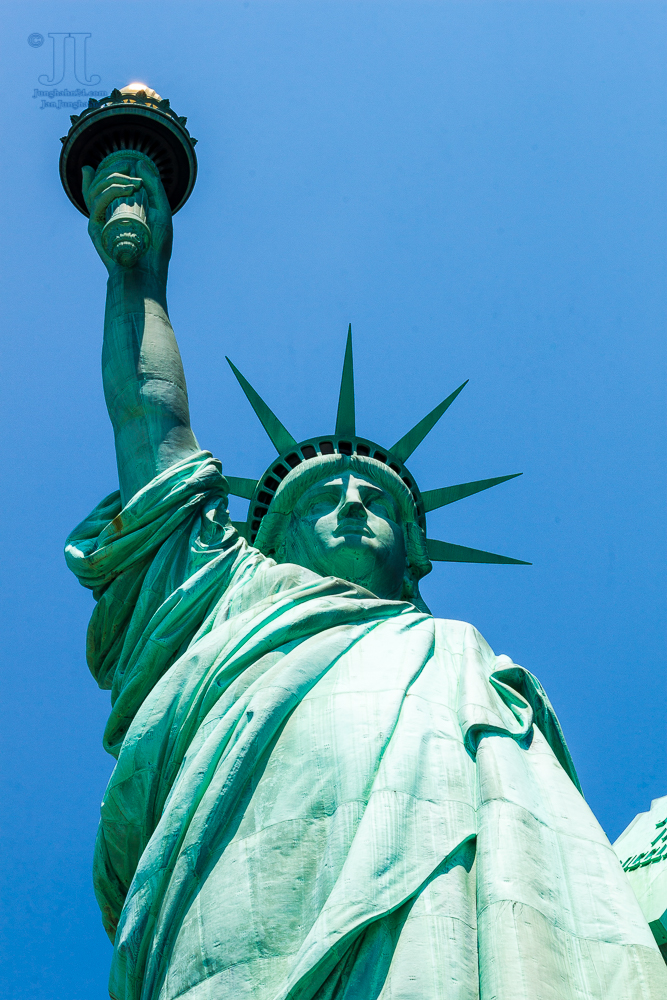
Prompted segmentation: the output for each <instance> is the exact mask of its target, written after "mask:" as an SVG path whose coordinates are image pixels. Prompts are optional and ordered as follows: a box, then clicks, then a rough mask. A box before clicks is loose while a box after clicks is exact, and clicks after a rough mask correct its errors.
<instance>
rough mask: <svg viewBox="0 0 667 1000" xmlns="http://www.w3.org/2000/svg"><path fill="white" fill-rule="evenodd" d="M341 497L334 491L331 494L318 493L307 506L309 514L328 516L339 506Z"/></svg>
mask: <svg viewBox="0 0 667 1000" xmlns="http://www.w3.org/2000/svg"><path fill="white" fill-rule="evenodd" d="M339 499H340V497H339V496H338V494H337V493H334V492H333V491H332V492H331V493H318V494H317V495H316V496H314V497H311V499H310V500H309V501H308V504H307V505H306V513H307V514H328V513H330V512H331V511H332V510H335V509H336V507H337V506H338V501H339Z"/></svg>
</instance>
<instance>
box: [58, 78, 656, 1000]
mask: <svg viewBox="0 0 667 1000" xmlns="http://www.w3.org/2000/svg"><path fill="white" fill-rule="evenodd" d="M139 89H140V91H141V89H142V88H139ZM145 93H146V95H147V98H146V101H147V103H145V104H144V105H142V106H144V107H149V106H150V108H149V110H150V112H151V114H153V113H155V109H156V108H157V112H160V113H162V111H164V110H165V109H164V107H162V108H160V107H159V106H158V104H157V103H156V101H155V100H152V101H151V100H149V99H148V98H149V96H150V95H148V91H147V90H146V91H145ZM118 94H120V98H119V97H118V96H114V94H112V95H111V99H110V104H109V107H112V106H114V107H115V108H116V111H114V112H113V113H112V112H111V111H110V112H109V114H108V116H107V118H106V119H105V120H106V121H107V122H110V123H111V127H112V129H113V128H116V125H115V124H114V115H115V114H116V113H117V114H118V115H119V116H120V117H121V118H122V116H123V115H126V114H128V112H127V111H126V110H123V108H124V107H125V99H124V98H123V97H122V93H121V92H118ZM128 100H130V99H129V98H128ZM131 100H134V98H132V99H131ZM141 100H143V99H141ZM114 102H115V104H114ZM136 103H137V102H136V101H135V106H136ZM139 104H141V101H139ZM107 110H108V109H107ZM167 110H168V109H167ZM96 113H97V111H96V109H95V108H94V107H93V108H91V112H90V117H89V120H94V115H95V114H96ZM85 120H86V116H84V119H83V120H82V119H79V120H78V121H77V122H75V123H74V125H73V128H74V129H77V128H79V126H81V127H82V128H83V126H84V125H85ZM119 120H120V119H119ZM177 125H178V126H179V127H181V125H182V127H184V123H181V122H180V121H179V122H177ZM182 138H183V139H184V141H185V142H186V145H187V144H188V143H189V139H188V137H187V136H186V137H182ZM98 139H99V136H98ZM117 145H118V143H117ZM186 152H187V150H186ZM129 153H133V154H136V153H139V154H140V155H138V156H136V157H134V156H129V155H127V154H129ZM113 154H114V156H113V157H112V158H111V159H109V158H108V157H109V154H108V153H107V154H106V155H105V156H103V157H101V158H100V160H99V163H98V164H97V166H96V167H95V166H94V165H93V164H91V163H88V164H83V167H84V168H85V169H84V170H83V176H82V178H81V182H82V183H81V197H82V198H83V199H84V205H85V209H86V211H88V212H89V213H90V222H89V232H90V235H91V238H92V240H93V243H94V245H95V248H96V249H97V252H98V254H99V256H100V258H101V260H102V261H103V262H104V265H105V267H106V268H107V271H108V274H109V281H108V285H107V307H106V313H105V319H104V347H103V355H102V372H103V384H104V392H105V398H106V402H107V407H108V410H109V415H110V418H111V422H112V425H113V429H114V437H115V446H116V455H117V461H118V477H119V486H120V489H119V490H116V491H114V492H113V493H111V494H110V495H109V496H108V497H106V498H105V499H104V500H102V501H101V503H100V504H98V506H97V507H96V508H95V509H94V510H93V511H92V513H91V514H90V515H89V516H88V517H86V518H85V519H84V521H82V522H81V524H79V525H78V526H77V527H76V528H75V529H74V531H73V532H72V534H71V535H70V538H69V539H68V543H67V547H66V558H67V561H68V564H69V566H70V568H71V569H72V570H73V571H74V573H75V574H76V575H77V577H78V579H79V580H80V582H81V583H82V584H83V585H84V586H86V587H88V588H90V589H91V590H92V592H93V595H94V597H95V599H96V606H95V610H94V612H93V615H92V618H91V623H90V627H89V631H88V644H87V654H88V664H89V667H90V669H91V671H92V673H93V675H94V676H95V678H96V679H97V681H98V683H99V685H100V686H101V687H103V688H106V689H109V690H110V691H111V711H110V715H109V721H108V724H107V727H106V730H105V734H104V745H105V747H106V749H107V750H108V751H109V752H110V753H111V754H113V756H114V757H115V758H116V765H115V768H114V772H113V775H112V777H111V780H110V782H109V785H108V787H107V790H106V792H105V795H104V801H103V803H102V809H101V818H100V826H99V831H98V837H97V843H96V848H95V861H94V883H95V891H96V894H97V898H98V900H99V903H100V908H101V911H102V917H103V920H104V925H105V927H106V929H107V932H108V934H109V937H110V939H111V941H112V942H113V945H114V951H113V958H112V965H111V974H110V980H109V994H110V997H112V998H113V1000H240V998H248V1000H250V998H252V1000H297V998H298V1000H398V998H400V1000H664V998H665V997H666V996H667V971H666V969H665V966H664V963H663V961H662V958H661V955H660V952H659V951H658V948H657V946H656V943H655V941H654V939H653V936H652V934H651V931H650V929H649V927H648V924H647V921H646V919H645V917H644V915H643V914H642V912H641V909H640V907H639V904H638V903H637V900H636V899H635V898H634V896H633V893H632V889H631V887H630V884H629V882H628V876H627V875H626V874H625V872H624V871H623V870H622V868H621V866H620V865H619V863H618V859H617V858H616V856H615V854H614V852H613V849H612V847H611V845H610V844H609V842H608V840H607V838H606V836H605V834H604V832H603V831H602V830H601V828H600V826H599V824H598V823H597V821H596V820H595V817H594V816H593V815H592V813H591V811H590V809H589V808H588V806H587V805H586V802H585V800H584V798H583V796H582V794H581V790H580V787H579V783H578V780H577V776H576V772H575V769H574V766H573V763H572V760H571V758H570V754H569V752H568V749H567V746H566V744H565V740H564V738H563V735H562V732H561V730H560V726H559V724H558V720H557V718H556V715H555V713H554V710H553V708H552V706H551V704H550V702H549V699H548V698H547V696H546V694H545V692H544V690H543V688H542V687H541V685H540V683H539V682H538V681H537V679H536V678H535V677H534V676H533V675H532V674H531V673H529V671H527V670H525V669H524V668H522V667H519V666H517V665H516V664H514V663H512V661H511V660H510V659H509V657H507V656H504V655H500V656H496V655H495V654H494V653H493V651H492V650H491V649H490V647H489V646H488V645H487V643H486V642H485V641H484V639H483V638H482V637H481V636H480V634H479V633H478V632H477V631H476V629H474V628H473V627H472V626H471V625H468V624H466V623H465V622H458V621H452V620H449V619H446V618H437V617H435V616H434V615H432V614H431V613H430V612H429V611H428V609H427V608H426V607H425V605H424V604H423V602H422V600H421V597H420V595H419V581H420V579H421V577H423V576H424V574H425V573H427V572H428V571H429V570H430V568H431V560H432V559H441V560H444V561H447V560H450V561H451V560H456V561H480V562H518V560H512V559H509V558H508V557H503V556H496V555H493V554H491V553H486V552H481V551H478V550H475V549H468V548H465V547H462V546H455V545H452V544H451V543H447V542H442V541H437V540H435V539H430V540H427V539H426V534H425V525H426V521H425V518H426V514H427V513H428V512H429V511H431V510H435V509H437V508H438V507H441V506H443V505H446V504H448V503H453V502H455V501H457V500H460V499H462V498H464V497H466V496H471V495H473V494H474V493H477V492H480V491H481V490H484V489H488V488H489V487H491V486H495V485H497V484H498V483H500V482H503V481H506V480H507V479H509V478H512V477H510V476H503V477H497V478H495V479H485V480H480V481H477V482H473V483H464V484H460V485H455V486H448V487H443V488H440V489H432V490H428V491H426V492H424V493H422V492H420V490H419V488H418V487H417V485H416V483H415V480H414V477H413V476H412V474H411V473H410V472H409V470H408V469H407V468H406V466H405V462H406V461H408V459H409V457H410V455H411V454H412V452H413V451H414V449H415V448H416V447H417V446H418V445H419V443H420V442H421V441H422V440H423V439H424V437H425V436H426V434H427V433H428V432H429V430H430V429H431V428H432V427H433V426H434V425H435V423H436V421H437V420H438V419H439V418H440V417H441V416H442V415H443V413H444V412H445V410H446V409H447V408H448V407H449V406H450V405H451V403H452V402H453V401H454V399H455V398H456V396H457V395H458V393H459V392H460V391H461V389H462V388H463V386H461V387H459V389H457V390H456V391H455V392H454V393H452V394H451V395H450V396H448V397H447V399H445V400H443V402H442V403H440V405H439V406H437V407H436V408H435V409H434V410H432V411H431V413H429V414H428V415H427V416H426V417H424V418H423V420H421V421H420V422H419V423H418V424H417V425H416V426H415V427H414V428H413V429H412V430H410V431H409V432H408V433H407V434H406V435H405V436H404V437H402V438H401V439H400V441H398V442H397V443H396V444H395V445H393V446H392V447H391V448H387V449H385V448H384V447H382V446H380V445H378V444H376V443H375V442H372V441H370V440H368V439H366V438H362V437H359V436H358V435H357V429H356V419H355V408H354V379H353V361H352V343H351V338H350V336H348V342H347V347H346V352H345V362H344V366H343V378H342V383H341V391H340V397H339V405H338V411H337V415H336V422H335V430H334V433H333V434H331V435H328V434H325V435H320V436H318V437H315V438H312V439H310V440H309V441H302V442H297V441H296V439H295V438H294V437H293V436H292V435H291V434H290V433H289V432H288V431H287V430H286V428H285V427H284V426H283V425H282V423H281V422H280V421H279V420H278V418H277V417H276V416H275V414H273V412H272V411H271V410H270V409H269V407H268V406H267V405H266V404H265V403H264V402H263V400H262V399H261V398H260V396H259V395H258V394H257V393H256V392H255V391H254V389H252V387H251V386H250V385H249V383H248V382H247V381H246V380H245V379H244V378H243V376H242V375H241V374H240V373H239V372H238V371H237V370H236V369H234V372H235V374H236V376H237V378H238V380H239V382H240V384H241V386H242V388H243V390H244V392H245V394H246V396H247V397H248V399H249V401H250V403H251V404H252V406H253V407H254V409H255V411H256V413H257V414H258V416H259V418H260V420H261V421H262V424H263V426H264V427H265V429H266V431H267V433H268V434H269V437H270V438H271V441H272V442H273V444H274V446H275V448H276V451H277V452H278V457H277V458H276V460H275V461H274V462H273V463H272V464H271V467H270V469H268V470H267V471H266V472H265V474H264V475H263V476H262V477H261V478H260V479H259V480H254V479H235V478H232V477H230V478H229V479H226V478H225V477H224V476H223V475H222V469H221V464H220V462H219V461H217V460H216V459H215V458H213V456H212V455H211V454H210V453H209V452H206V451H203V450H201V449H200V447H199V444H198V442H197V440H196V439H195V436H194V434H193V431H192V428H191V426H190V414H189V406H188V397H187V390H186V384H185V375H184V372H183V366H182V363H181V358H180V354H179V351H178V345H177V343H176V339H175V336H174V331H173V329H172V327H171V323H170V321H169V314H168V310H167V292H166V290H167V270H168V263H169V258H170V253H171V240H172V212H173V210H174V206H173V205H172V204H171V203H170V200H169V197H168V195H167V193H166V191H165V187H164V184H163V183H162V180H161V171H160V169H159V165H158V164H155V163H154V162H153V161H152V160H151V158H150V156H147V155H145V150H144V152H141V150H137V149H136V144H135V146H133V148H132V150H123V148H122V144H121V146H120V147H119V148H117V149H116V150H113ZM116 154H118V155H117V156H116ZM186 159H187V157H186ZM125 164H126V166H125ZM185 169H186V173H187V169H189V168H188V167H187V163H186V166H185ZM177 179H178V178H177ZM178 180H179V183H180V184H181V187H183V185H184V184H185V187H186V188H187V183H188V180H187V177H185V178H180V179H178ZM121 206H125V207H123V208H122V209H121ZM79 207H80V206H79ZM116 210H118V211H119V215H120V216H122V218H118V225H117V226H116V229H117V232H115V231H113V230H112V231H107V234H108V233H109V232H111V236H110V237H109V238H106V237H105V236H104V230H105V226H107V225H109V223H110V221H111V219H113V218H116V216H115V214H114V213H115V212H116ZM140 210H141V211H140ZM142 211H143V212H144V214H145V225H146V227H147V228H148V231H149V233H150V239H148V238H146V240H145V241H144V242H143V243H142V244H141V253H138V252H137V253H129V252H127V253H126V250H127V248H128V246H129V244H130V243H131V242H132V240H131V239H130V237H129V236H128V238H127V239H126V235H127V234H132V233H134V236H132V239H134V238H135V237H136V239H137V240H138V241H139V242H140V243H141V238H142V237H141V234H142V232H143V230H141V226H137V227H136V230H133V229H132V225H134V220H135V219H137V218H139V219H140V220H141V219H142V218H143V217H142V215H141V212H142ZM142 224H144V221H142ZM114 225H116V224H115V223H114ZM124 227H126V228H124ZM116 237H118V238H116ZM124 247H125V249H123V248H124ZM119 248H120V250H119ZM117 251H118V252H117ZM220 410H221V412H224V411H225V407H221V408H220ZM230 487H231V489H232V491H233V492H235V493H236V494H238V495H240V496H243V497H246V498H247V499H249V501H250V508H249V517H248V521H247V522H246V523H245V524H244V525H241V526H239V527H238V528H237V526H235V525H234V524H232V522H231V521H230V518H229V513H228V510H227V501H228V493H229V490H230ZM445 610H446V609H445ZM584 690H585V689H584ZM653 867H654V868H657V867H659V866H657V865H654V866H653ZM639 870H640V871H641V870H643V871H646V870H647V869H646V868H644V869H639ZM631 874H632V873H631Z"/></svg>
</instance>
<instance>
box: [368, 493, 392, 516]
mask: <svg viewBox="0 0 667 1000" xmlns="http://www.w3.org/2000/svg"><path fill="white" fill-rule="evenodd" d="M366 509H367V510H370V511H372V512H373V513H374V514H379V515H380V516H381V517H389V518H393V517H394V506H393V504H392V502H391V500H390V499H389V497H381V496H374V497H370V498H369V499H368V500H367V501H366Z"/></svg>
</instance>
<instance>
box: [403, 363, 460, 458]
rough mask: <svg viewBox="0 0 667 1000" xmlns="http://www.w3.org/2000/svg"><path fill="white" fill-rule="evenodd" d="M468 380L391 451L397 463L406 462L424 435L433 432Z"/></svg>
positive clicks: (416, 425)
mask: <svg viewBox="0 0 667 1000" xmlns="http://www.w3.org/2000/svg"><path fill="white" fill-rule="evenodd" d="M469 381H470V379H466V380H465V382H464V383H463V385H460V386H459V387H458V389H455V390H454V392H453V393H452V394H451V396H447V399H443V401H442V403H439V404H438V405H437V406H436V407H435V409H434V410H431V412H430V413H428V414H427V415H426V416H425V417H424V418H423V420H420V421H419V423H418V424H415V426H414V427H413V428H412V430H410V431H408V433H407V434H405V435H404V436H403V437H402V438H401V440H400V441H397V442H396V444H395V445H394V446H393V448H392V449H391V452H392V454H393V455H395V456H396V458H397V459H398V460H399V462H406V461H407V460H408V459H409V458H410V455H411V454H412V453H413V451H414V450H415V449H416V448H417V447H418V446H419V445H420V444H421V443H422V441H423V440H424V438H425V437H426V435H427V434H428V433H429V432H430V431H432V430H433V428H434V427H435V425H436V424H437V422H438V420H439V419H440V417H441V416H442V415H443V413H444V412H445V410H448V409H449V407H450V406H451V405H452V403H453V402H454V400H455V399H456V397H457V396H458V394H459V393H460V392H461V390H462V389H464V388H465V387H466V386H467V384H468V382H469Z"/></svg>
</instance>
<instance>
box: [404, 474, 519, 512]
mask: <svg viewBox="0 0 667 1000" xmlns="http://www.w3.org/2000/svg"><path fill="white" fill-rule="evenodd" d="M521 475H522V473H521V472H514V473H513V474H512V475H511V476H498V477H497V478H496V479H478V480H477V482H475V483H459V485H458V486H443V487H442V489H439V490H426V491H425V492H424V493H422V500H423V501H424V513H426V514H428V512H429V511H430V510H438V508H439V507H446V506H447V504H448V503H456V501H457V500H463V499H464V497H471V496H472V495H473V494H474V493H481V491H482V490H490V489H491V487H492V486H498V484H499V483H506V482H507V480H508V479H516V477H517V476H521Z"/></svg>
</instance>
